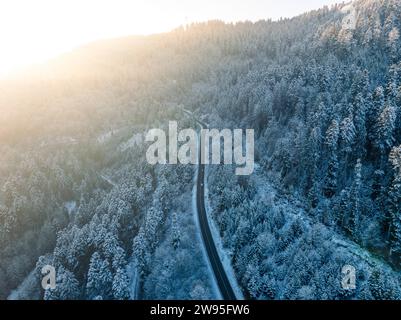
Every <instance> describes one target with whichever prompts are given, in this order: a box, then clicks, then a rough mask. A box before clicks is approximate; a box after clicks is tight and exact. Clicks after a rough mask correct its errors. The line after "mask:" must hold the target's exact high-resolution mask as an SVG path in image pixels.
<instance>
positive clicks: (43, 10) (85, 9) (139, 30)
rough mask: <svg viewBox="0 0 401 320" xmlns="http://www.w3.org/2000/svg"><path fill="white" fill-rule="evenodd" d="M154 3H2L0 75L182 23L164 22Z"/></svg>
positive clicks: (68, 0)
mask: <svg viewBox="0 0 401 320" xmlns="http://www.w3.org/2000/svg"><path fill="white" fill-rule="evenodd" d="M157 2H159V1H156V2H154V3H153V5H152V4H149V1H146V0H114V1H104V0H83V1H82V0H35V1H32V0H0V43H1V46H0V76H1V75H4V74H7V73H8V72H10V71H13V70H15V69H18V68H20V67H24V66H26V65H30V64H36V63H41V62H44V61H46V60H48V59H49V58H52V57H54V56H57V55H58V54H60V53H63V52H66V51H69V50H71V49H73V48H75V47H77V46H80V45H82V44H85V43H88V42H91V41H95V40H98V39H104V38H112V37H119V36H125V35H130V34H150V33H156V32H163V31H168V30H169V29H172V28H174V27H176V26H178V25H180V24H182V23H183V20H182V19H181V20H180V19H176V20H177V22H176V23H175V24H173V23H171V21H170V20H171V19H169V21H165V19H163V18H162V17H161V16H160V15H161V13H160V12H159V10H157V8H155V5H156V3H157ZM173 18H177V17H174V15H173Z"/></svg>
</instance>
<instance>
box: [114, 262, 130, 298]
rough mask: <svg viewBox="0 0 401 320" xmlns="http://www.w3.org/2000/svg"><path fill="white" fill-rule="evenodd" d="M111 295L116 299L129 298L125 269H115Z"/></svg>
mask: <svg viewBox="0 0 401 320" xmlns="http://www.w3.org/2000/svg"><path fill="white" fill-rule="evenodd" d="M112 290H113V297H114V299H117V300H127V299H129V298H130V290H129V278H128V275H127V272H126V271H125V269H122V268H119V269H117V272H116V274H115V275H114V278H113V285H112Z"/></svg>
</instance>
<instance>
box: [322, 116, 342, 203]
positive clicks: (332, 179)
mask: <svg viewBox="0 0 401 320" xmlns="http://www.w3.org/2000/svg"><path fill="white" fill-rule="evenodd" d="M339 133H340V130H339V125H338V122H337V121H336V120H333V121H332V123H331V125H330V127H329V128H328V129H327V132H326V139H325V144H326V145H327V147H328V149H329V164H328V168H327V173H326V178H325V187H324V194H325V196H326V197H328V198H331V197H332V196H334V194H335V193H336V191H337V171H338V160H337V143H338V137H339Z"/></svg>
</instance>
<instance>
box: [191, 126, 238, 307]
mask: <svg viewBox="0 0 401 320" xmlns="http://www.w3.org/2000/svg"><path fill="white" fill-rule="evenodd" d="M198 123H200V125H201V126H202V128H203V127H204V124H203V123H201V122H199V121H198ZM200 148H201V143H200V142H199V168H198V179H197V183H196V208H197V213H198V220H199V226H200V229H201V233H202V239H203V243H204V245H205V249H206V252H207V256H208V258H209V261H210V265H211V267H212V269H213V272H214V275H215V279H216V282H217V285H218V287H219V290H220V293H221V297H222V298H223V300H236V299H237V298H236V296H235V294H234V290H233V288H232V287H231V284H230V281H229V280H228V277H227V274H226V272H225V270H224V267H223V264H222V263H221V260H220V257H219V255H218V253H217V249H216V245H215V243H214V241H213V236H212V233H211V231H210V226H209V222H208V219H207V214H206V209H205V185H204V181H205V165H204V164H202V162H201V152H200V151H201V150H200Z"/></svg>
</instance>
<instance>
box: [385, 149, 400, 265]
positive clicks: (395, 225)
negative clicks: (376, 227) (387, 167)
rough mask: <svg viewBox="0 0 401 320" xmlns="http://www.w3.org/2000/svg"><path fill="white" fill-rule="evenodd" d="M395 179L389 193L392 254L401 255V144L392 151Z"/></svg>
mask: <svg viewBox="0 0 401 320" xmlns="http://www.w3.org/2000/svg"><path fill="white" fill-rule="evenodd" d="M389 159H390V162H391V164H392V166H393V170H394V179H393V182H392V184H391V187H390V190H389V195H388V210H389V212H388V217H389V218H390V219H391V224H390V236H391V238H390V254H391V255H393V254H394V255H396V256H397V257H400V256H401V146H399V147H394V148H393V149H392V150H391V153H390V157H389Z"/></svg>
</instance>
